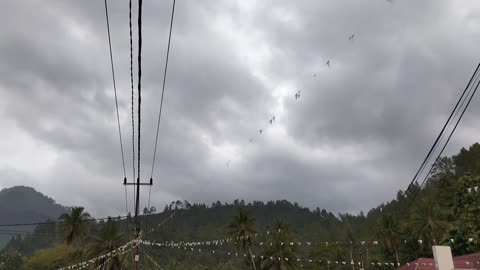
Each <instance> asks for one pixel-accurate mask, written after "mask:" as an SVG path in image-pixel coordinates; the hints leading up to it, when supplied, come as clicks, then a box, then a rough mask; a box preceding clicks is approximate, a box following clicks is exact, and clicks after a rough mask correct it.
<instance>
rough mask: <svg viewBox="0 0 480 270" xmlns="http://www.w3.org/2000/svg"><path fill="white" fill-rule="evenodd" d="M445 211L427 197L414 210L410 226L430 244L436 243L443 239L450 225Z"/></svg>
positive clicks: (420, 237)
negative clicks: (445, 218)
mask: <svg viewBox="0 0 480 270" xmlns="http://www.w3.org/2000/svg"><path fill="white" fill-rule="evenodd" d="M443 216H444V213H443V212H442V211H441V209H440V208H439V207H438V204H435V203H434V202H433V201H432V200H429V199H425V200H422V201H421V202H420V204H419V205H418V206H417V207H416V208H415V209H414V210H413V212H412V214H411V220H410V222H409V223H408V226H410V227H411V228H412V230H413V231H414V232H415V234H416V235H417V236H418V237H419V239H422V240H423V241H425V242H426V243H427V244H428V245H435V244H437V243H438V242H439V241H440V240H441V239H440V238H441V237H442V235H443V233H444V232H445V231H446V229H447V227H448V225H447V223H446V222H445V221H444V220H443Z"/></svg>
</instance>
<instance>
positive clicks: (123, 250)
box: [58, 212, 175, 270]
mask: <svg viewBox="0 0 480 270" xmlns="http://www.w3.org/2000/svg"><path fill="white" fill-rule="evenodd" d="M174 216H175V212H173V213H172V214H170V215H169V216H168V217H167V218H165V219H164V220H163V221H162V222H160V223H158V224H157V225H156V226H155V227H153V228H152V229H150V230H149V231H147V232H153V231H155V230H156V229H159V228H161V227H162V226H164V225H165V224H166V223H167V222H168V221H169V220H171V219H172V218H173V217H174ZM141 238H142V235H141V236H140V238H138V239H134V240H131V241H129V242H127V243H126V244H124V245H123V246H120V247H118V248H117V249H115V250H113V251H110V252H108V253H105V254H102V255H100V256H97V257H94V258H92V259H89V260H86V261H82V262H79V263H76V264H72V265H70V266H65V267H61V268H58V270H73V269H84V268H86V267H89V266H90V265H92V264H95V263H96V262H97V261H98V260H103V259H105V261H107V260H110V259H111V258H113V257H116V256H119V255H121V254H124V253H126V252H128V251H130V250H131V249H133V248H135V247H136V246H137V245H140V243H141V241H142V240H141ZM104 263H105V262H104ZM104 263H103V264H104ZM103 264H102V265H103Z"/></svg>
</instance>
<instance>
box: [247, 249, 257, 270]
mask: <svg viewBox="0 0 480 270" xmlns="http://www.w3.org/2000/svg"><path fill="white" fill-rule="evenodd" d="M248 253H249V254H250V258H251V259H252V264H253V269H254V270H257V267H256V266H255V260H253V256H252V251H251V250H250V246H249V247H248Z"/></svg>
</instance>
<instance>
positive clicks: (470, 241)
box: [6, 144, 480, 270]
mask: <svg viewBox="0 0 480 270" xmlns="http://www.w3.org/2000/svg"><path fill="white" fill-rule="evenodd" d="M475 187H480V145H479V144H474V145H472V146H470V147H469V148H468V149H461V150H460V152H459V153H458V154H457V155H454V156H452V157H443V158H442V159H441V160H439V162H438V163H437V164H436V165H435V166H434V168H433V170H432V175H431V176H430V177H429V178H428V181H427V182H426V183H424V185H422V184H421V183H416V184H414V185H413V186H412V187H411V189H410V191H409V192H408V193H407V194H404V192H403V191H399V192H398V195H397V198H395V199H393V200H392V201H390V202H388V203H385V204H380V205H379V206H378V207H376V208H374V209H371V210H369V211H368V212H367V213H366V214H363V213H361V214H359V215H350V214H334V213H330V212H328V211H327V210H324V209H321V208H317V209H315V210H313V211H312V210H310V209H307V208H304V207H302V206H299V205H298V204H296V203H291V202H288V201H285V200H278V201H270V202H258V201H256V202H243V201H239V200H235V201H234V202H232V203H220V202H215V203H212V204H211V205H204V204H191V203H190V202H187V201H183V202H182V201H175V202H172V203H171V204H170V205H167V206H166V207H165V208H164V210H163V211H162V212H161V213H152V214H150V215H148V218H147V216H143V217H142V218H141V224H142V228H143V231H144V232H145V233H144V234H143V239H145V240H149V241H162V242H163V241H177V242H179V241H187V242H188V241H193V242H196V241H211V240H218V239H222V238H225V237H232V234H231V233H232V228H234V230H235V228H237V229H238V228H246V227H248V228H249V230H250V229H251V231H250V233H252V234H253V232H255V233H258V235H259V236H258V238H255V239H254V240H253V242H260V241H265V242H268V241H270V242H272V243H277V242H278V243H280V242H282V243H287V242H288V243H290V242H302V243H304V245H302V246H301V247H295V246H293V247H291V248H289V249H288V250H287V249H286V248H285V247H284V245H280V244H278V245H276V246H275V245H273V246H259V245H258V243H257V245H252V248H251V249H252V253H254V254H257V255H264V256H269V255H268V254H277V255H275V256H280V255H278V254H281V256H288V257H289V258H296V257H298V258H300V257H301V258H313V259H315V260H316V262H318V263H319V262H320V261H322V262H323V263H325V261H326V260H327V259H328V260H333V261H335V260H336V261H344V262H350V261H355V262H362V263H365V264H366V265H370V263H372V262H390V263H392V262H393V263H395V264H397V263H401V264H403V263H406V262H409V261H411V260H413V259H416V258H418V257H421V256H431V255H432V254H431V253H432V251H431V246H432V245H434V244H449V245H451V247H452V250H453V252H454V254H455V255H462V254H467V253H472V252H479V251H480V188H477V189H476V188H475ZM476 190H477V191H476ZM240 209H243V210H242V211H244V212H241V211H240ZM86 211H88V209H86ZM239 211H240V212H239ZM144 212H145V213H148V212H149V211H148V209H144ZM152 212H153V211H152ZM172 213H175V215H174V217H173V218H171V219H169V220H168V221H167V222H165V223H164V225H162V226H161V227H157V226H158V225H159V224H163V223H162V222H163V221H164V220H165V219H166V218H167V217H168V216H170V215H172ZM242 215H243V216H242ZM245 215H246V217H245ZM239 220H245V221H246V223H247V224H241V225H239V224H238V221H239ZM247 221H248V222H247ZM112 223H114V224H112ZM85 224H86V225H88V224H87V223H85ZM88 226H90V227H86V228H83V229H82V234H79V236H78V237H77V239H76V241H75V243H76V244H75V245H72V246H70V247H68V248H64V247H62V245H59V244H60V242H61V241H62V239H63V238H62V233H63V232H62V231H58V227H55V226H48V228H47V226H44V227H43V228H39V229H38V230H36V231H35V233H34V234H33V235H32V236H29V237H26V238H25V239H23V240H22V239H15V240H14V241H11V242H10V243H9V245H8V249H7V250H6V251H7V252H10V251H14V250H18V251H21V252H22V253H23V254H24V255H26V256H27V258H26V262H27V264H28V263H29V262H30V263H32V262H35V263H40V264H41V263H44V264H46V265H48V264H52V263H53V261H52V260H54V262H55V263H57V264H58V265H64V264H65V263H71V262H72V257H68V256H74V258H75V259H74V261H75V260H82V259H88V258H89V254H90V253H83V251H82V250H84V249H88V247H89V246H90V245H92V244H95V243H96V242H95V241H97V240H95V241H94V242H91V241H92V240H91V239H101V238H102V237H106V236H108V235H102V232H112V233H113V232H115V234H113V235H112V236H111V237H113V236H115V237H117V236H116V232H117V231H116V230H118V232H122V231H123V232H127V223H126V222H125V221H124V220H121V221H114V220H113V221H109V222H106V223H103V222H102V223H96V224H90V225H88ZM115 226H116V227H117V229H115V230H113V228H114V227H115ZM154 227H156V228H157V229H156V230H155V231H154V232H151V233H149V232H148V231H149V230H150V229H152V228H154ZM131 228H132V227H131V225H130V227H129V229H130V230H131ZM103 229H108V230H107V231H103ZM267 231H268V232H269V233H270V234H267ZM130 232H131V231H130ZM280 232H281V233H280ZM37 233H38V235H37ZM44 235H50V236H52V235H53V236H54V235H57V237H56V238H55V237H50V236H49V238H48V239H49V240H48V241H43V240H42V241H43V242H41V239H45V236H44ZM92 236H93V237H92ZM36 239H37V240H36ZM115 239H117V240H118V243H117V244H118V245H121V244H122V243H125V242H126V241H128V238H127V234H124V235H123V239H121V238H115ZM120 239H121V240H120ZM105 241H107V240H105ZM108 241H110V240H108ZM363 241H365V242H363ZM306 242H311V243H314V244H312V246H308V247H307V246H305V243H306ZM326 242H328V243H329V244H326ZM374 242H376V244H373V243H374ZM32 247H35V248H34V249H32ZM211 248H213V247H210V249H211ZM221 248H222V249H224V250H227V249H228V250H230V251H232V252H233V251H234V250H236V249H235V247H233V246H223V247H221ZM38 249H43V250H42V251H39V252H40V253H35V254H34V253H33V252H35V250H38ZM59 250H62V251H65V252H66V254H67V255H65V256H64V257H62V256H63V255H62V256H60V255H58V254H61V253H59ZM144 250H145V251H146V252H148V253H149V254H150V256H153V258H154V259H155V260H157V261H160V262H163V263H164V264H163V265H164V266H165V265H166V264H167V263H168V264H169V265H170V264H171V265H173V268H170V267H169V268H166V269H250V268H249V267H248V262H245V261H243V260H240V258H229V257H225V256H223V257H222V256H211V254H212V253H210V256H208V254H205V253H200V254H197V253H191V252H187V251H185V250H178V249H171V248H170V249H169V248H154V247H148V248H144ZM202 250H203V251H205V248H203V249H202ZM107 251H108V250H107ZM211 251H214V250H211ZM216 251H217V253H215V254H218V252H219V251H221V250H216ZM95 252H97V253H98V254H101V250H100V251H99V250H95ZM32 254H33V255H32ZM54 254H55V256H54ZM72 254H73V255H72ZM366 254H368V255H366ZM90 255H91V254H90ZM59 256H60V257H59ZM50 257H52V258H50ZM50 259H51V260H50ZM322 259H323V260H322ZM49 260H50V261H49ZM62 260H63V261H62ZM256 260H259V259H258V257H257V259H256ZM127 261H128V260H127ZM145 263H146V262H145ZM258 263H259V264H261V263H262V262H258ZM126 264H128V262H126ZM36 267H37V268H35V269H43V268H38V266H36ZM292 267H293V266H292ZM295 267H296V266H295ZM295 267H293V268H291V269H297V268H295ZM302 267H303V268H304V269H319V266H318V265H311V266H310V268H308V267H307V266H305V265H304V266H302ZM339 267H340V266H339ZM321 268H326V267H325V265H324V267H321ZM340 268H341V267H340ZM340 268H338V267H334V266H331V268H330V269H331V270H334V269H338V270H340ZM367 268H368V269H370V268H369V267H367ZM372 268H374V267H372ZM377 268H378V269H380V268H382V267H375V269H377ZM384 268H385V267H384ZM387 268H388V269H391V265H390V264H389V266H388V267H387ZM26 269H29V268H28V267H27V268H26ZM146 269H150V268H146ZM385 269H386V268H385ZM372 270H373V269H372Z"/></svg>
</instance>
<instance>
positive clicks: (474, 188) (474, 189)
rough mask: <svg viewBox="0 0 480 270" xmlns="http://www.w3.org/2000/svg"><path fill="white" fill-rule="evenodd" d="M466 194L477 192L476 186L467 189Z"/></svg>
mask: <svg viewBox="0 0 480 270" xmlns="http://www.w3.org/2000/svg"><path fill="white" fill-rule="evenodd" d="M467 191H468V193H472V192H478V186H474V187H469V188H467Z"/></svg>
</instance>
